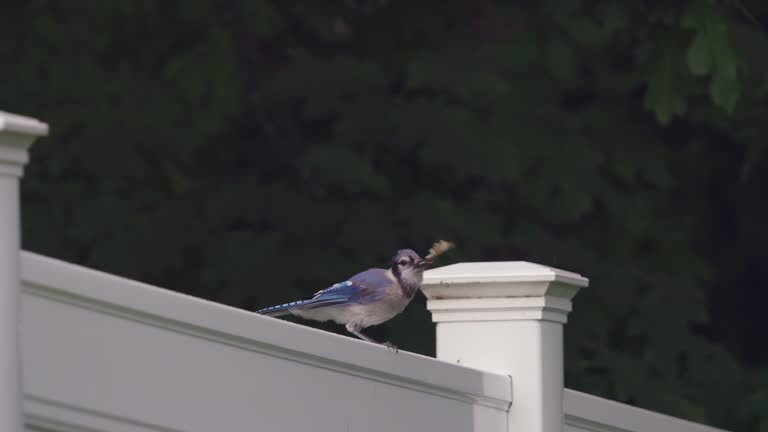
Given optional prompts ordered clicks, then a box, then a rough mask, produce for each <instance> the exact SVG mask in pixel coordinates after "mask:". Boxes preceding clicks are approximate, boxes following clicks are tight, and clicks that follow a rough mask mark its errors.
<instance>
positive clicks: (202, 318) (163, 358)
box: [0, 113, 716, 432]
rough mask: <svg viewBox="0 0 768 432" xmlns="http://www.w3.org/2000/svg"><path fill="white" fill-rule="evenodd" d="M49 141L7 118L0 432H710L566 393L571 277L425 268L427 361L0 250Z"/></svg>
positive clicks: (34, 126)
mask: <svg viewBox="0 0 768 432" xmlns="http://www.w3.org/2000/svg"><path fill="white" fill-rule="evenodd" d="M8 119H10V120H8ZM4 122H5V123H4ZM9 125H11V126H9ZM45 131H46V126H45V125H43V124H42V123H39V122H36V121H33V120H31V119H26V118H23V117H18V116H10V115H7V114H4V113H0V307H1V308H2V312H3V313H8V314H10V315H7V316H1V317H0V319H3V320H4V321H2V324H3V325H5V327H2V329H0V348H4V349H3V350H0V431H9V432H16V431H20V430H21V423H22V420H23V422H24V423H25V424H26V428H27V430H32V431H45V432H50V431H61V432H74V431H89V432H93V431H104V432H149V431H152V432H159V431H164V432H168V431H206V432H208V431H302V430H312V431H334V432H337V431H342V432H347V431H361V432H378V431H382V432H383V431H449V432H450V431H457V432H458V431H462V432H466V431H476V432H480V431H482V432H517V431H525V432H562V431H568V432H576V431H594V432H620V431H626V432H646V431H648V432H650V431H658V432H666V431H679V432H713V431H716V429H714V428H710V427H707V426H703V425H699V424H695V423H691V422H687V421H683V420H680V419H676V418H673V417H669V416H665V415H661V414H658V413H653V412H650V411H646V410H642V409H638V408H635V407H631V406H628V405H624V404H619V403H616V402H613V401H609V400H605V399H601V398H597V397H594V396H590V395H586V394H582V393H578V392H574V391H571V390H566V389H565V388H564V387H563V351H562V345H563V344H562V338H563V325H564V324H565V323H566V321H567V315H568V313H569V312H570V310H571V300H572V298H573V297H574V295H576V293H577V292H578V291H579V289H580V288H582V287H585V286H586V285H587V282H588V281H587V280H586V279H585V278H583V277H581V276H580V275H577V274H575V273H570V272H565V271H562V270H558V269H553V268H550V267H546V266H541V265H537V264H531V263H525V262H502V263H462V264H457V265H453V266H447V267H442V268H438V269H434V270H430V271H428V272H427V273H426V274H425V280H424V286H423V292H424V294H425V295H426V296H427V298H428V308H429V309H430V311H431V312H432V316H433V320H434V321H435V322H436V323H437V357H438V359H433V358H429V357H424V356H420V355H416V354H412V353H408V352H403V351H400V352H397V353H395V352H394V351H392V350H390V349H387V348H384V347H380V346H377V345H374V344H370V343H366V342H362V341H359V340H356V339H353V338H349V337H345V336H339V335H335V334H331V333H327V332H323V331H319V330H315V329H312V328H309V327H306V326H301V325H297V324H292V323H289V322H285V321H281V320H279V319H274V318H268V317H264V316H260V315H256V314H254V313H251V312H248V311H244V310H240V309H236V308H231V307H227V306H223V305H220V304H216V303H212V302H208V301H205V300H201V299H198V298H194V297H190V296H186V295H182V294H179V293H175V292H171V291H167V290H164V289H161V288H157V287H153V286H150V285H146V284H143V283H140V282H136V281H132V280H128V279H125V278H121V277H117V276H114V275H110V274H107V273H103V272H99V271H96V270H92V269H88V268H84V267H81V266H77V265H74V264H69V263H66V262H62V261H59V260H56V259H53V258H48V257H44V256H41V255H37V254H33V253H29V252H21V254H20V252H19V250H18V242H17V241H16V242H15V243H14V241H10V242H5V243H4V242H3V241H1V240H3V239H11V240H13V239H14V238H15V239H18V232H19V224H18V217H16V218H14V217H13V215H14V214H18V180H19V178H20V176H21V167H23V165H24V163H25V162H26V148H27V147H28V145H29V144H30V143H31V142H32V140H33V139H34V137H35V136H37V135H40V134H43V133H44V132H45ZM7 209H11V210H10V211H5V212H4V211H2V210H7ZM9 244H10V246H8V245H9ZM19 293H21V296H20V298H21V313H20V314H19V312H18V311H17V305H18V303H17V301H18V300H19ZM19 316H20V317H21V320H22V325H21V331H16V330H17V328H16V325H15V322H16V321H15V320H16V319H17V317H19ZM9 317H10V318H9ZM9 328H10V329H11V330H9ZM18 346H21V355H20V354H19V352H18V350H14V348H16V347H18ZM9 347H10V348H9ZM5 348H9V349H8V350H5ZM20 356H21V359H22V361H21V362H19V357H20ZM19 377H21V379H19ZM20 382H21V384H20ZM22 390H23V391H22Z"/></svg>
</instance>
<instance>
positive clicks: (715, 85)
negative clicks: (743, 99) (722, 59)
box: [709, 74, 741, 114]
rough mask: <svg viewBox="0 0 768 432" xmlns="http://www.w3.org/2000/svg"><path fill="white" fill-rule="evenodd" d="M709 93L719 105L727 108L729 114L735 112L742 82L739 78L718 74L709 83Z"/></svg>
mask: <svg viewBox="0 0 768 432" xmlns="http://www.w3.org/2000/svg"><path fill="white" fill-rule="evenodd" d="M709 94H710V95H711V96H712V100H713V101H714V102H715V103H716V104H717V105H719V106H720V107H722V108H723V109H725V111H726V112H727V113H728V114H733V110H734V109H735V108H736V103H737V102H738V101H739V97H740V96H741V83H740V82H739V79H738V78H735V77H731V76H728V75H727V74H717V75H715V76H714V77H713V78H712V82H711V83H710V85H709Z"/></svg>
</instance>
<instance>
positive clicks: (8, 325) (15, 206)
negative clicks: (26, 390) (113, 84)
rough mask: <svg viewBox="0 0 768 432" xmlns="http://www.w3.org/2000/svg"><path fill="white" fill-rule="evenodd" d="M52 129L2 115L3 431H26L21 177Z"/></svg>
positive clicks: (0, 280) (0, 387)
mask: <svg viewBox="0 0 768 432" xmlns="http://www.w3.org/2000/svg"><path fill="white" fill-rule="evenodd" d="M47 133H48V125H46V124H45V123H42V122H39V121H37V120H35V119H32V118H29V117H22V116H19V115H15V114H10V113H6V112H3V111H0V430H2V431H9V432H21V431H22V430H23V424H24V420H23V414H22V411H21V410H22V408H21V398H22V390H21V359H20V346H19V323H20V316H19V302H20V291H21V288H20V286H21V284H20V281H19V252H20V249H21V234H20V233H21V223H20V202H19V179H21V177H22V175H23V171H24V165H26V163H27V161H28V159H29V158H28V154H27V149H28V148H29V146H30V145H32V142H33V141H34V140H35V139H36V138H37V137H39V136H41V135H45V134H47Z"/></svg>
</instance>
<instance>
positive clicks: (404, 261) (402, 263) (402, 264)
mask: <svg viewBox="0 0 768 432" xmlns="http://www.w3.org/2000/svg"><path fill="white" fill-rule="evenodd" d="M398 264H400V265H401V266H404V265H406V264H408V261H406V260H400V261H398Z"/></svg>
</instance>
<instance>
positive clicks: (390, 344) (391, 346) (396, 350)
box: [381, 342, 400, 353]
mask: <svg viewBox="0 0 768 432" xmlns="http://www.w3.org/2000/svg"><path fill="white" fill-rule="evenodd" d="M381 345H383V346H385V347H387V348H390V349H393V350H395V353H397V352H398V351H400V349H399V348H398V347H396V346H395V344H393V343H392V342H382V343H381Z"/></svg>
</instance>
